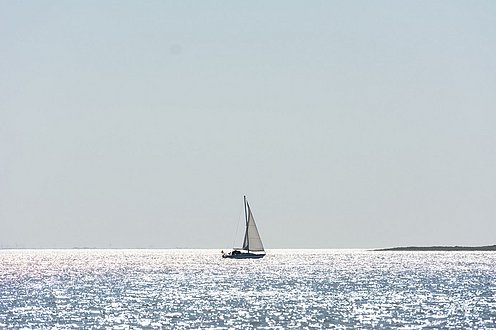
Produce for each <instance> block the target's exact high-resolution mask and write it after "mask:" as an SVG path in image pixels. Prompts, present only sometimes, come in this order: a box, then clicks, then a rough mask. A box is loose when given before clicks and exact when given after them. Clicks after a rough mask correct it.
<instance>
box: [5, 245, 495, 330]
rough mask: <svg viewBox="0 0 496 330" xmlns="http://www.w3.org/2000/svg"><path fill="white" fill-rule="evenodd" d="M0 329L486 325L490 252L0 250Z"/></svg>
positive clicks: (490, 318) (490, 325) (489, 321)
mask: <svg viewBox="0 0 496 330" xmlns="http://www.w3.org/2000/svg"><path fill="white" fill-rule="evenodd" d="M0 328H1V329H354V328H357V329H496V253H494V252H413V251H408V252H405V251H404V252H400V251H395V252H392V251H386V252H377V251H367V250H268V251H267V256H266V257H265V258H263V259H259V260H232V259H223V258H221V253H220V250H182V249H178V250H167V249H157V250H110V249H107V250H90V249H80V250H78V249H74V250H27V249H22V250H8V249H5V250H0Z"/></svg>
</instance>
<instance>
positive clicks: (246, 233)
mask: <svg viewBox="0 0 496 330" xmlns="http://www.w3.org/2000/svg"><path fill="white" fill-rule="evenodd" d="M243 201H244V205H245V239H246V242H247V251H248V252H250V240H249V239H248V212H247V211H246V196H243Z"/></svg>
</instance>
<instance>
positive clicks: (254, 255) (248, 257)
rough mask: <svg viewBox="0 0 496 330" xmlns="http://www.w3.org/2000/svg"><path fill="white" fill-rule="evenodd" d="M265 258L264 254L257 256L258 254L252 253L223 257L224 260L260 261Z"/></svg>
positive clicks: (230, 254) (228, 254)
mask: <svg viewBox="0 0 496 330" xmlns="http://www.w3.org/2000/svg"><path fill="white" fill-rule="evenodd" d="M263 257H265V253H264V254H257V253H250V252H244V253H243V252H242V253H236V254H232V253H225V254H223V255H222V258H228V259H260V258H263Z"/></svg>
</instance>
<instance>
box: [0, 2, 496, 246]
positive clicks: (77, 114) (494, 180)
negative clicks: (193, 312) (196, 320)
mask: <svg viewBox="0 0 496 330" xmlns="http://www.w3.org/2000/svg"><path fill="white" fill-rule="evenodd" d="M495 17H496V2H495V1H451V0H450V1H430V0H429V1H409V2H407V1H208V0H207V1H182V0H181V1H5V0H4V1H1V2H0V246H2V247H16V246H17V247H130V248H137V247H143V248H149V247H151V248H162V247H164V248H175V247H192V248H219V249H220V248H224V249H226V248H229V247H231V246H232V244H233V239H234V238H235V231H236V225H237V223H238V220H239V219H240V215H241V211H242V198H243V194H246V195H247V196H248V198H249V200H250V204H251V206H252V209H253V213H254V216H255V219H256V221H257V223H258V227H259V230H260V232H261V237H262V239H263V241H264V244H265V246H266V248H369V247H386V246H396V245H434V244H462V245H483V244H494V243H496V239H495V232H496V150H495V149H496V19H495ZM240 243H241V242H239V244H240Z"/></svg>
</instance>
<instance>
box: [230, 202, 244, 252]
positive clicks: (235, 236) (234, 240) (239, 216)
mask: <svg viewBox="0 0 496 330" xmlns="http://www.w3.org/2000/svg"><path fill="white" fill-rule="evenodd" d="M242 212H243V210H242V209H241V210H239V215H238V221H237V223H236V234H234V238H233V243H232V247H233V248H234V247H236V246H235V244H236V238H237V237H238V229H239V222H240V221H241V213H242Z"/></svg>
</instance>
